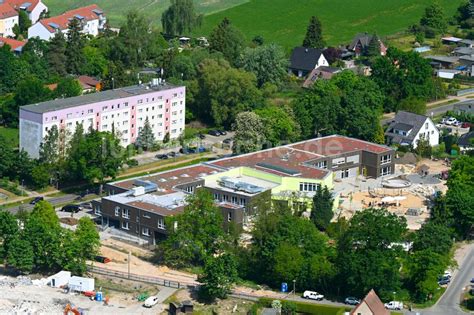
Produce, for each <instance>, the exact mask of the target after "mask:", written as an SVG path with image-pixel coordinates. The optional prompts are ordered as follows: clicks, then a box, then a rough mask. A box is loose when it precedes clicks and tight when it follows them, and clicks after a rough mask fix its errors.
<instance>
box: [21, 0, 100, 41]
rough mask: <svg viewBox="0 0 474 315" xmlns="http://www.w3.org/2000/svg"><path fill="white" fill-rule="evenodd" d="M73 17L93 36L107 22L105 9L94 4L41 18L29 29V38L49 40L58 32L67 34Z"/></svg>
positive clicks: (83, 29)
mask: <svg viewBox="0 0 474 315" xmlns="http://www.w3.org/2000/svg"><path fill="white" fill-rule="evenodd" d="M73 19H76V20H78V21H79V23H80V26H81V28H82V33H84V34H86V35H92V36H97V35H99V32H100V31H101V30H103V29H104V27H105V24H106V22H107V19H106V17H105V14H104V11H102V9H101V8H99V6H98V5H96V4H92V5H89V6H86V7H82V8H78V9H74V10H71V11H66V12H64V13H63V14H61V15H57V16H53V17H50V18H46V19H42V20H39V21H38V22H36V23H35V24H33V25H32V26H31V27H30V28H29V29H28V38H33V37H38V38H40V39H43V40H46V41H49V40H50V39H51V38H53V37H54V35H55V34H56V33H57V32H62V33H63V34H64V35H67V32H68V27H69V23H70V22H71V21H72V20H73Z"/></svg>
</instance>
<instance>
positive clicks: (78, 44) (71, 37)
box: [65, 18, 86, 74]
mask: <svg viewBox="0 0 474 315" xmlns="http://www.w3.org/2000/svg"><path fill="white" fill-rule="evenodd" d="M85 45H86V39H85V37H84V34H83V33H82V27H81V22H80V21H79V19H77V18H73V19H72V20H71V21H70V22H69V26H68V33H67V41H66V52H65V55H66V58H67V64H66V69H67V72H68V73H70V74H81V69H82V68H83V67H84V64H85V62H86V60H85V58H84V54H83V52H82V51H83V49H84V47H85Z"/></svg>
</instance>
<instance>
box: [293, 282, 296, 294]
mask: <svg viewBox="0 0 474 315" xmlns="http://www.w3.org/2000/svg"><path fill="white" fill-rule="evenodd" d="M293 295H296V279H293Z"/></svg>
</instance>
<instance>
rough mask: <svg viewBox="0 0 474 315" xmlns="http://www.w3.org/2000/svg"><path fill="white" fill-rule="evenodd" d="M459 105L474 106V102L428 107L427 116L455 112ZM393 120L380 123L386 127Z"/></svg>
mask: <svg viewBox="0 0 474 315" xmlns="http://www.w3.org/2000/svg"><path fill="white" fill-rule="evenodd" d="M457 104H473V105H474V100H466V101H461V102H457V103H452V104H447V105H443V106H439V107H435V108H429V107H428V109H427V110H426V115H427V116H429V117H432V116H438V115H441V114H444V113H446V112H447V111H450V110H453V109H454V105H457ZM392 120H393V118H386V119H382V120H381V121H380V123H381V124H382V125H386V124H388V123H390V122H391V121H392Z"/></svg>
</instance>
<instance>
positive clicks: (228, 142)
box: [222, 138, 233, 144]
mask: <svg viewBox="0 0 474 315" xmlns="http://www.w3.org/2000/svg"><path fill="white" fill-rule="evenodd" d="M232 140H233V139H232V138H227V139H224V141H222V142H223V143H225V144H230V143H231V142H232Z"/></svg>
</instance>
